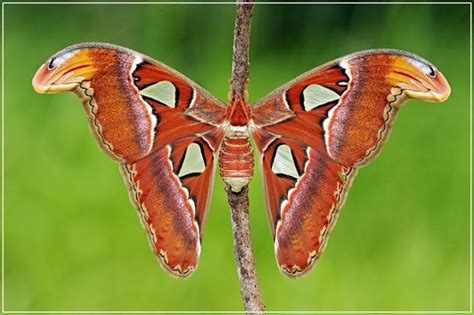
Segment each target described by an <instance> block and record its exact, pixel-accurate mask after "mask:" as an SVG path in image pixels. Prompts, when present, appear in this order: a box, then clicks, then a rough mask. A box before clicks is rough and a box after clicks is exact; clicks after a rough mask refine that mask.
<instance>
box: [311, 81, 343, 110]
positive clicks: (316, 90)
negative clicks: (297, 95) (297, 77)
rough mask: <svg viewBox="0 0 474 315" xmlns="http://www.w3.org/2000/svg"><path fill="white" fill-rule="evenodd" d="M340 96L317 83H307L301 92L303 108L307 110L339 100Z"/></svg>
mask: <svg viewBox="0 0 474 315" xmlns="http://www.w3.org/2000/svg"><path fill="white" fill-rule="evenodd" d="M340 97H341V96H340V95H339V94H338V93H336V92H334V91H333V90H331V89H329V88H327V87H324V86H322V85H319V84H311V85H308V86H307V87H306V88H305V89H304V90H303V93H302V105H303V109H304V110H305V111H307V112H309V111H311V110H313V109H315V108H317V107H320V106H322V105H325V104H327V103H331V102H334V101H337V100H339V98H340Z"/></svg>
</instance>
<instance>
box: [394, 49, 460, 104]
mask: <svg viewBox="0 0 474 315" xmlns="http://www.w3.org/2000/svg"><path fill="white" fill-rule="evenodd" d="M389 80H390V81H391V83H392V84H393V85H394V86H397V87H399V88H401V89H403V90H404V91H405V93H406V95H407V96H408V97H410V98H413V99H419V100H423V101H427V102H444V101H445V100H447V99H448V97H449V95H450V94H451V87H450V86H449V83H448V81H447V80H446V78H445V77H444V75H443V74H442V73H441V72H440V71H439V70H438V69H437V68H436V67H435V66H433V65H432V64H430V63H429V62H428V61H426V60H424V59H422V58H420V57H418V56H414V55H406V56H405V55H402V56H397V57H395V60H394V61H393V71H392V73H391V74H390V75H389Z"/></svg>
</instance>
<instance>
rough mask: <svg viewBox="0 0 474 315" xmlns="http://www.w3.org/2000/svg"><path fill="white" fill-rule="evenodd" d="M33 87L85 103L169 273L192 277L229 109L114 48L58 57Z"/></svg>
mask: <svg viewBox="0 0 474 315" xmlns="http://www.w3.org/2000/svg"><path fill="white" fill-rule="evenodd" d="M33 86H34V88H35V89H36V90H37V91H38V92H40V93H58V92H65V91H73V92H74V93H76V94H77V95H78V96H79V97H80V98H81V100H82V103H83V105H84V109H85V111H86V114H87V116H88V118H89V122H90V126H91V129H92V131H93V133H94V135H95V136H96V138H97V140H98V143H99V146H100V147H101V148H102V149H103V150H104V151H105V152H106V153H108V154H109V156H111V157H112V158H113V159H114V160H117V161H119V162H120V163H121V169H122V172H123V174H124V177H125V180H126V182H127V183H128V186H129V190H130V196H131V199H132V201H133V202H134V204H135V205H136V207H137V208H138V210H139V214H140V217H141V220H142V222H143V224H144V226H145V229H146V230H147V231H148V236H149V239H150V242H151V244H152V248H153V249H154V251H155V252H156V253H157V255H158V256H159V257H160V261H161V262H162V263H163V266H164V267H165V268H166V269H167V270H168V271H170V272H171V273H172V274H174V275H176V276H179V277H186V276H188V275H190V274H191V272H192V271H193V270H194V269H195V268H196V266H197V263H198V258H199V253H200V241H201V235H202V226H203V225H204V221H205V217H206V211H207V207H208V204H209V194H210V187H211V186H212V181H213V172H214V165H215V163H214V159H215V156H216V155H215V154H216V152H217V151H218V149H219V146H220V144H221V141H222V134H223V132H222V130H221V126H222V124H223V120H224V115H225V108H224V105H223V104H222V103H221V102H219V101H218V100H216V99H215V98H213V97H212V96H210V95H209V93H207V92H206V91H204V90H203V89H202V88H200V87H199V86H198V85H196V84H195V83H193V82H192V81H190V80H189V79H187V78H185V77H184V76H182V75H181V74H179V73H178V72H176V71H174V70H172V69H171V68H169V67H167V66H165V65H163V64H161V63H159V62H157V61H155V60H153V59H151V58H149V57H146V56H144V55H141V54H139V53H136V52H134V51H131V50H128V49H125V48H121V47H117V46H112V45H107V44H96V43H92V44H79V45H76V46H72V47H69V48H66V49H65V50H63V51H61V52H59V53H57V54H56V55H55V56H53V57H52V58H50V59H49V60H48V61H47V62H46V63H45V64H44V65H43V66H42V67H41V68H40V69H39V70H38V72H37V74H36V75H35V78H34V79H33Z"/></svg>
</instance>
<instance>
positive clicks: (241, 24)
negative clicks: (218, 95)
mask: <svg viewBox="0 0 474 315" xmlns="http://www.w3.org/2000/svg"><path fill="white" fill-rule="evenodd" d="M253 7H254V0H250V1H246V2H243V1H241V0H238V2H237V17H236V20H235V29H234V53H233V58H232V78H231V91H230V95H231V101H233V100H235V99H236V98H241V99H243V100H246V99H247V97H246V96H247V95H246V94H247V93H246V86H247V82H248V78H249V45H250V25H251V19H252V13H253ZM226 191H227V198H228V200H229V205H230V208H231V212H232V231H233V236H234V254H235V262H236V264H237V272H238V274H239V280H240V294H241V295H242V299H243V300H244V305H245V310H246V311H247V313H253V314H258V313H260V314H262V313H263V312H264V310H265V306H264V305H263V301H262V295H261V293H260V286H259V283H258V278H257V272H256V268H255V259H254V255H253V250H252V237H251V232H250V219H249V197H248V187H247V186H245V187H243V188H242V190H241V191H240V192H238V193H235V192H233V191H232V190H231V189H230V187H227V188H226Z"/></svg>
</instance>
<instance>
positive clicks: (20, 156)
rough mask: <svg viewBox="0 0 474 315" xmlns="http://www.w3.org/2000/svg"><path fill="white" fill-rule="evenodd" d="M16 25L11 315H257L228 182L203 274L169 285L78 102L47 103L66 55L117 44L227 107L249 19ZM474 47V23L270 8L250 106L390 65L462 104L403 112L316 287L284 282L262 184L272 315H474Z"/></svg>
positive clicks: (263, 249)
mask: <svg viewBox="0 0 474 315" xmlns="http://www.w3.org/2000/svg"><path fill="white" fill-rule="evenodd" d="M4 13H5V28H4V31H5V65H4V66H5V82H4V83H5V160H4V161H5V173H4V175H5V196H4V198H5V199H4V201H5V292H4V293H5V308H6V310H25V311H26V310H56V311H59V310H241V309H242V301H241V299H240V295H239V284H238V279H237V273H236V267H235V264H234V259H233V245H232V244H233V242H232V235H231V234H232V233H231V224H230V214H229V208H228V205H227V201H226V196H225V193H224V190H223V184H222V181H221V180H220V179H219V178H217V180H216V183H215V188H214V194H213V197H212V204H211V209H210V214H209V217H208V222H207V227H206V230H205V237H204V243H203V250H202V256H201V261H200V265H199V268H198V269H197V271H196V272H195V274H194V275H193V276H192V277H191V278H190V279H189V280H186V281H182V280H176V279H174V278H171V277H170V276H168V274H166V273H165V272H164V271H163V270H162V269H161V268H160V267H159V265H158V262H157V261H156V259H155V257H154V255H153V253H152V252H151V250H150V248H149V246H148V243H147V241H146V237H145V232H144V231H143V229H142V227H141V225H140V223H139V220H138V218H137V214H136V212H135V209H134V208H133V207H132V205H131V204H130V202H129V199H128V194H127V191H126V188H125V185H124V184H123V180H122V178H121V176H120V174H119V171H118V166H117V165H116V164H114V163H113V162H111V161H110V160H109V159H108V158H107V157H106V156H105V155H104V154H103V153H102V152H100V151H99V150H98V149H97V145H96V144H95V142H94V139H93V137H92V136H91V135H90V132H89V127H88V125H87V123H86V119H85V117H84V114H83V110H82V108H81V105H80V103H79V101H78V100H77V99H76V97H75V96H74V95H72V94H61V95H52V96H49V95H38V94H36V93H35V92H34V91H33V89H32V88H31V79H32V76H33V74H34V73H35V71H36V69H37V68H38V67H39V66H40V65H41V64H42V63H43V62H44V61H45V60H46V59H47V58H48V57H49V56H50V55H52V54H53V53H55V52H56V51H58V50H60V49H62V48H63V47H65V46H68V45H70V44H73V43H78V42H84V41H104V42H111V43H115V44H119V45H122V46H126V47H129V48H132V49H134V50H137V51H140V52H142V53H145V54H147V55H149V56H152V57H154V58H156V59H158V60H160V61H162V62H164V63H166V64H168V65H170V66H172V67H174V68H175V69H177V70H178V71H180V72H182V73H184V74H186V75H187V76H188V77H190V78H192V79H193V80H194V81H196V82H197V83H199V84H200V85H202V86H203V87H204V88H206V89H207V90H209V91H210V92H211V93H213V94H215V95H216V96H218V97H219V98H221V99H222V100H226V99H227V91H228V80H229V78H230V71H231V55H232V39H233V26H234V14H235V7H234V5H72V4H71V5H20V4H15V5H13V4H7V5H5V11H4ZM469 40H470V37H469V6H468V5H375V4H372V5H257V7H256V9H255V14H254V20H253V27H252V41H251V81H250V86H249V92H250V100H251V101H252V102H253V101H255V100H257V99H259V98H260V97H262V96H264V95H266V94H267V93H268V92H270V91H272V90H273V89H275V88H277V87H278V86H279V85H281V84H283V83H285V82H287V81H289V80H290V79H292V78H293V77H295V76H297V75H299V74H301V73H302V72H304V71H306V70H308V69H311V68H313V67H315V66H317V65H319V64H322V63H324V62H326V61H329V60H332V59H335V58H337V57H339V56H342V55H344V54H348V53H351V52H354V51H358V50H363V49H369V48H382V47H383V48H397V49H403V50H407V51H411V52H413V53H416V54H419V55H420V56H422V57H424V58H426V59H428V60H430V61H431V62H432V63H434V64H435V65H436V66H437V67H438V68H439V69H440V70H441V71H442V72H443V73H444V74H445V76H446V77H447V78H448V80H449V82H450V84H451V87H452V95H451V97H450V99H449V100H448V101H447V102H446V103H444V104H428V103H421V102H416V101H411V102H409V103H408V104H407V105H408V106H406V107H405V108H404V109H403V110H402V111H401V114H400V116H399V118H398V121H397V123H396V124H395V128H394V130H393V133H392V136H391V138H390V141H389V142H388V143H387V144H386V146H385V149H384V151H383V153H382V155H381V156H380V157H379V158H378V159H377V160H376V161H375V162H374V163H372V164H371V165H370V166H368V167H365V168H364V169H362V170H361V171H360V172H359V175H358V176H357V178H356V180H355V182H354V185H353V188H352V190H351V192H350V193H349V196H348V199H347V203H346V205H345V207H344V209H343V211H342V214H341V216H340V218H339V223H338V224H337V226H336V228H335V229H334V231H333V233H332V236H331V238H330V241H329V244H328V247H327V249H326V252H325V254H324V255H323V256H322V257H321V259H320V260H319V261H318V263H317V266H316V268H315V269H314V270H313V271H312V272H311V273H310V274H309V275H308V276H307V277H304V278H302V279H300V280H291V279H288V278H286V277H285V276H283V275H282V274H281V273H280V272H279V270H278V268H277V265H276V262H275V258H274V253H273V244H272V239H271V235H270V229H269V224H268V222H267V217H266V211H265V208H264V201H263V195H262V181H261V178H260V176H259V174H258V172H257V175H256V176H255V178H254V179H253V181H252V183H251V187H250V199H251V209H250V210H251V220H252V230H253V239H254V248H255V255H256V261H257V269H258V273H259V278H260V282H261V287H262V291H263V295H264V299H265V304H266V305H267V308H268V310H293V311H295V310H359V311H361V310H468V309H469V249H470V247H469V115H470V114H469V91H470V88H471V86H470V82H469V57H470V52H469Z"/></svg>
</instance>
